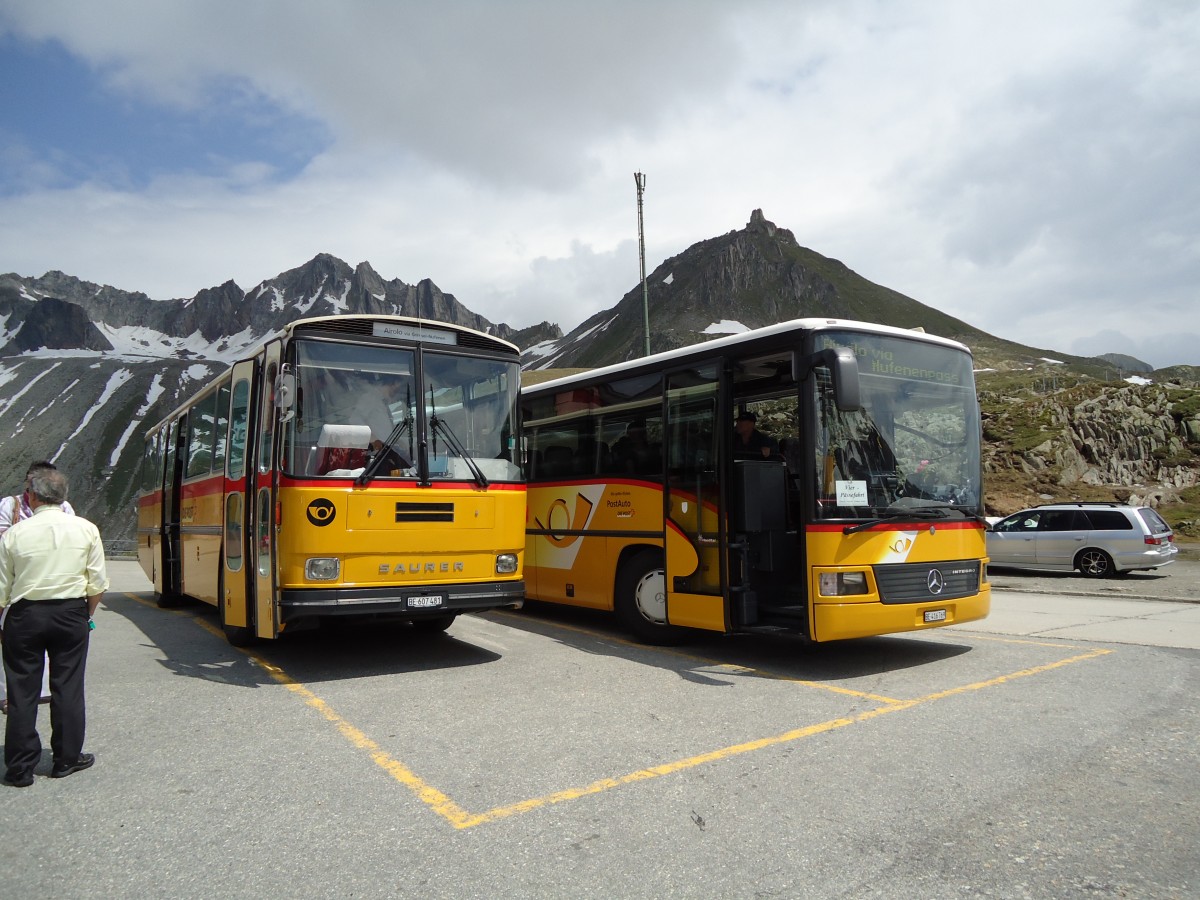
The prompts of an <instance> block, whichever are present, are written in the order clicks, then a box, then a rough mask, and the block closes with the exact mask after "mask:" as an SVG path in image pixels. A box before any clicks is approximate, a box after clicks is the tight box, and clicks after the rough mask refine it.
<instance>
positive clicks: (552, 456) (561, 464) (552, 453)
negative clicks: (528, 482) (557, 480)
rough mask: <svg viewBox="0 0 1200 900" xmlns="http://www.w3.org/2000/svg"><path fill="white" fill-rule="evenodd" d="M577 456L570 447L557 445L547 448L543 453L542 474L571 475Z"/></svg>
mask: <svg viewBox="0 0 1200 900" xmlns="http://www.w3.org/2000/svg"><path fill="white" fill-rule="evenodd" d="M574 459H575V454H574V453H573V452H572V451H571V448H570V447H564V446H561V445H555V446H553V447H547V448H546V449H545V451H543V453H542V466H541V473H542V474H543V475H570V474H571V465H572V461H573V460H574Z"/></svg>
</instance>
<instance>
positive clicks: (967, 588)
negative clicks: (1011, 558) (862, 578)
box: [873, 560, 979, 603]
mask: <svg viewBox="0 0 1200 900" xmlns="http://www.w3.org/2000/svg"><path fill="white" fill-rule="evenodd" d="M873 569H874V572H875V583H876V584H877V585H879V598H880V599H881V600H882V601H883V602H884V603H929V602H931V601H937V600H954V599H957V598H959V597H969V596H971V595H972V594H977V593H979V561H978V560H952V561H949V562H931V563H903V564H899V565H889V566H874V567H873Z"/></svg>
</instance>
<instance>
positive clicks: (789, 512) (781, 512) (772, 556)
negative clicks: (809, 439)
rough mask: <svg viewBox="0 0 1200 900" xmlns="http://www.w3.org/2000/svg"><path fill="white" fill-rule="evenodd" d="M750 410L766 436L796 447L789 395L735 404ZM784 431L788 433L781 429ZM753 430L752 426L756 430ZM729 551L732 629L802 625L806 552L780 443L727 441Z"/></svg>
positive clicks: (792, 402) (792, 484)
mask: <svg viewBox="0 0 1200 900" xmlns="http://www.w3.org/2000/svg"><path fill="white" fill-rule="evenodd" d="M751 407H753V408H751ZM742 409H745V410H746V411H747V412H754V413H755V414H756V415H757V416H758V420H759V422H760V423H761V422H763V421H764V419H765V420H766V421H768V422H771V423H772V424H771V425H769V426H766V427H764V428H763V429H762V431H763V433H764V434H767V435H768V437H770V438H771V439H772V440H774V441H776V442H779V441H781V440H784V441H787V442H788V443H789V444H794V443H795V442H796V441H797V439H798V431H797V429H798V425H795V424H792V423H791V422H790V421H789V419H788V416H787V415H786V411H787V410H791V411H793V412H794V410H795V409H796V401H795V399H794V398H792V397H788V398H783V399H780V398H773V399H767V400H760V401H756V402H753V403H751V404H747V403H745V402H744V401H743V402H742V403H740V404H739V411H741V410H742ZM780 429H784V430H785V431H786V432H787V433H780ZM756 430H758V429H757V427H756ZM730 446H731V448H732V452H731V453H730V459H729V466H728V468H727V469H726V473H727V476H728V479H729V480H728V491H727V494H726V499H727V502H728V504H729V515H728V520H727V522H728V528H729V535H728V537H729V542H728V550H729V555H728V557H727V559H726V563H727V566H728V573H729V590H730V596H731V601H732V606H733V611H734V624H735V626H745V627H750V626H756V625H761V626H770V627H783V628H788V629H799V630H801V631H806V630H807V625H808V611H807V605H806V596H807V595H806V592H805V583H806V582H805V579H804V574H803V573H804V556H803V553H802V548H801V545H800V538H799V535H800V534H801V530H800V529H799V527H798V522H797V512H798V508H799V503H798V499H797V486H796V483H795V482H794V481H793V479H792V475H791V473H790V472H789V470H788V464H787V462H786V461H785V455H784V453H783V452H782V451H781V449H780V447H779V446H775V447H768V448H766V451H767V452H766V455H763V454H764V450H763V448H761V447H758V448H756V449H753V450H742V451H741V452H739V451H738V448H737V440H736V439H735V438H732V437H731V439H730Z"/></svg>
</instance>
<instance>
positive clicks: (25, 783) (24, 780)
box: [4, 772, 33, 787]
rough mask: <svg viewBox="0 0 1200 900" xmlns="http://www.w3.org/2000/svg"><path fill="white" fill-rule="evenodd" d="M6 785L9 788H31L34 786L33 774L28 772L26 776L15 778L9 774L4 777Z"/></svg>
mask: <svg viewBox="0 0 1200 900" xmlns="http://www.w3.org/2000/svg"><path fill="white" fill-rule="evenodd" d="M4 783H5V784H7V785H8V786H9V787H29V786H30V785H31V784H33V773H32V772H26V773H25V774H24V775H18V776H16V777H13V774H12V773H11V772H9V773H8V774H6V775H5V776H4Z"/></svg>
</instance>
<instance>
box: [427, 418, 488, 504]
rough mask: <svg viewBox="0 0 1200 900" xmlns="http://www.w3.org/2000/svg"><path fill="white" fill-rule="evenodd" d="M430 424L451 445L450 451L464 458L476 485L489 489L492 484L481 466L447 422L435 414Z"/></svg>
mask: <svg viewBox="0 0 1200 900" xmlns="http://www.w3.org/2000/svg"><path fill="white" fill-rule="evenodd" d="M429 424H430V426H432V428H433V430H434V432H436V433H439V434H441V436H442V437H444V438H445V439H446V443H447V444H449V445H450V449H451V450H453V451H454V452H455V453H457V454H458V455H459V456H461V457H462V458H463V461H464V462H465V463H466V464H467V468H469V469H470V470H471V474H472V475H474V476H475V483H476V484H478V485H479V486H480V487H482V488H485V487H487V486H488V484H489V483H490V482H488V479H487V476H486V475H484V474H483V470H482V469H480V468H479V465H478V464H477V463H476V462H475V459H474V458H473V457H472V456H471V455H470V454H468V453H467V451H466V450H465V449H464V448H463V445H462V442H461V441H459V439H458V436H457V435H456V434H455V433H454V431H453V429H451V428H450V426H449V425H447V424H446V420H445V419H442V418H440V417H439V416H438V415H437V414H434V415H433V416H432V417H431V418H430V420H429Z"/></svg>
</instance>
